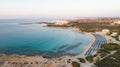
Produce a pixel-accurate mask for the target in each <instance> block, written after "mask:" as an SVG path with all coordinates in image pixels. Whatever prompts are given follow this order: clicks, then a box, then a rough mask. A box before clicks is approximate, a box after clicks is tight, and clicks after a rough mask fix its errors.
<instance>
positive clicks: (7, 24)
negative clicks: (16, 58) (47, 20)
mask: <svg viewBox="0 0 120 67" xmlns="http://www.w3.org/2000/svg"><path fill="white" fill-rule="evenodd" d="M36 21H42V20H22V19H21V20H0V53H5V54H7V55H11V54H19V55H42V56H46V57H56V56H62V55H77V54H80V53H81V52H82V51H83V49H84V47H85V46H86V45H88V44H89V43H90V41H91V40H90V36H89V35H87V34H82V33H78V32H76V31H73V30H72V29H66V28H51V27H43V25H41V24H29V25H21V24H20V23H28V22H36Z"/></svg>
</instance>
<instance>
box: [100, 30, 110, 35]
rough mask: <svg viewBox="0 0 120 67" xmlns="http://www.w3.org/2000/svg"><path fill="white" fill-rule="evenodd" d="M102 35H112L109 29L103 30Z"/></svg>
mask: <svg viewBox="0 0 120 67" xmlns="http://www.w3.org/2000/svg"><path fill="white" fill-rule="evenodd" d="M102 33H103V34H104V35H108V34H110V30H108V29H103V30H102Z"/></svg>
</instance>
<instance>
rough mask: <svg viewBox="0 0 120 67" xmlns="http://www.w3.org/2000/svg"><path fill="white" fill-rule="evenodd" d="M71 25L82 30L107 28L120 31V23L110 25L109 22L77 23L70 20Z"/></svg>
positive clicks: (89, 30)
mask: <svg viewBox="0 0 120 67" xmlns="http://www.w3.org/2000/svg"><path fill="white" fill-rule="evenodd" d="M70 25H71V26H73V27H77V28H79V29H80V30H81V31H84V32H95V31H101V30H102V29H109V30H111V32H120V25H110V24H109V23H97V22H94V23H78V22H72V23H70Z"/></svg>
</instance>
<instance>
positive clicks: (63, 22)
mask: <svg viewBox="0 0 120 67" xmlns="http://www.w3.org/2000/svg"><path fill="white" fill-rule="evenodd" d="M68 23H69V21H68V20H58V21H56V24H57V25H65V24H68Z"/></svg>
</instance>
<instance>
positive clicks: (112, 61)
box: [94, 43, 120, 67]
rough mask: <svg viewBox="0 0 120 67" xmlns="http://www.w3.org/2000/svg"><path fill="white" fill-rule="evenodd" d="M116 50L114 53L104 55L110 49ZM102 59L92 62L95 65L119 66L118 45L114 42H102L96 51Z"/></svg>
mask: <svg viewBox="0 0 120 67" xmlns="http://www.w3.org/2000/svg"><path fill="white" fill-rule="evenodd" d="M115 50H116V51H117V52H116V53H115V54H112V55H109V56H107V57H104V56H106V55H107V54H108V53H109V52H111V51H115ZM98 53H99V54H100V56H101V57H104V58H103V59H102V60H99V61H97V62H96V63H94V64H95V65H96V67H120V45H119V44H115V43H109V44H104V45H103V46H102V48H101V49H100V50H99V51H98Z"/></svg>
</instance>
